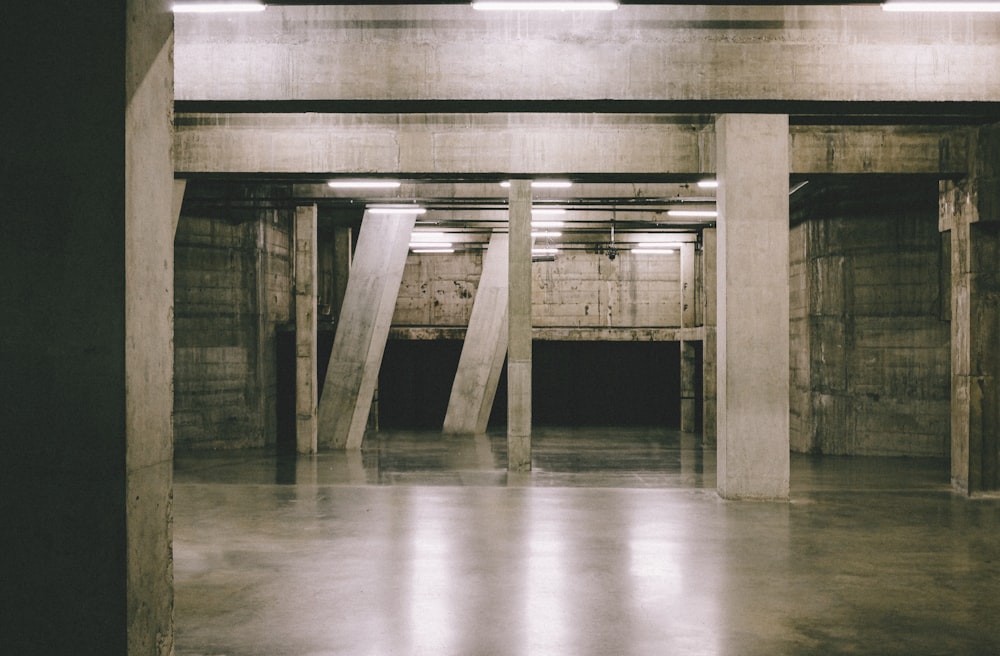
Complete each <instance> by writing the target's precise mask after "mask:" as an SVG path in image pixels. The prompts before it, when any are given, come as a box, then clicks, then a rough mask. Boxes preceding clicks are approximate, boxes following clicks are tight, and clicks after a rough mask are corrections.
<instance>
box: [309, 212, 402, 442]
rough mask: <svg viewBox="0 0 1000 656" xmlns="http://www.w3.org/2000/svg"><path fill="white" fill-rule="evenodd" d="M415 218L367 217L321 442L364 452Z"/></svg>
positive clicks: (336, 345) (331, 372)
mask: <svg viewBox="0 0 1000 656" xmlns="http://www.w3.org/2000/svg"><path fill="white" fill-rule="evenodd" d="M413 224H414V215H413V214H403V213H400V214H388V215H377V216H373V215H371V214H370V213H368V212H366V213H365V216H364V219H363V220H362V223H361V232H360V233H359V234H358V245H357V248H356V250H355V253H354V264H353V265H352V267H351V277H350V279H349V280H348V281H347V291H346V293H345V297H344V304H343V307H342V308H341V311H340V320H339V322H338V325H337V334H336V336H335V337H334V340H333V352H332V353H331V355H330V366H329V368H328V369H327V373H326V381H325V384H324V386H323V398H322V399H320V403H319V442H320V444H321V445H323V446H327V447H333V448H336V449H360V448H361V442H362V441H363V439H364V435H365V424H366V423H367V421H368V412H369V409H370V408H371V404H372V397H373V396H374V394H375V386H376V384H377V382H378V371H379V367H381V366H382V354H383V352H384V351H385V342H386V339H387V338H388V336H389V326H390V324H391V323H392V313H393V310H394V309H395V306H396V297H397V296H398V294H399V284H400V281H401V280H402V278H403V267H404V266H405V264H406V254H407V251H408V250H409V242H410V234H411V233H412V232H413Z"/></svg>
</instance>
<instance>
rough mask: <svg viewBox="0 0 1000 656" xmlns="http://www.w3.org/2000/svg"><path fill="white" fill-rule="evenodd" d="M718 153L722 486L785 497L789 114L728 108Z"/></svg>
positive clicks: (737, 493)
mask: <svg viewBox="0 0 1000 656" xmlns="http://www.w3.org/2000/svg"><path fill="white" fill-rule="evenodd" d="M716 140H717V148H718V155H717V158H716V161H717V166H718V169H717V172H718V180H719V191H718V209H719V222H718V263H717V264H718V283H719V287H718V299H717V311H718V317H717V318H718V346H717V348H718V449H717V473H718V490H719V494H720V495H721V496H722V497H724V498H729V499H743V498H750V499H786V498H788V471H789V446H788V421H789V420H788V410H789V399H788V375H789V374H788V372H789V369H788V365H789V354H788V167H789V155H788V117H787V116H785V115H752V114H725V115H722V116H720V117H719V118H718V120H717V121H716Z"/></svg>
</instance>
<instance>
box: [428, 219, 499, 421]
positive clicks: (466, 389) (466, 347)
mask: <svg viewBox="0 0 1000 656" xmlns="http://www.w3.org/2000/svg"><path fill="white" fill-rule="evenodd" d="M507 245H508V236H507V235H506V234H502V233H499V232H496V231H494V232H493V234H492V236H491V237H490V244H489V247H488V249H487V251H486V253H485V254H484V255H483V273H482V276H480V278H479V284H478V285H477V286H476V302H475V304H474V305H473V306H472V315H471V316H470V317H469V327H468V329H467V331H466V333H465V340H464V341H463V342H462V355H461V356H460V358H459V361H458V371H457V372H455V381H454V383H453V384H452V387H451V395H450V396H449V398H448V410H447V411H446V412H445V416H444V425H443V427H442V428H443V430H444V432H445V433H485V432H486V425H487V423H488V422H489V419H490V410H491V409H492V408H493V400H494V398H495V397H496V393H497V385H498V383H499V381H500V372H501V370H502V369H503V363H504V359H505V358H506V356H507V299H508V296H509V294H508V291H509V281H508V276H507V272H508V271H509V267H510V262H509V259H508V253H507Z"/></svg>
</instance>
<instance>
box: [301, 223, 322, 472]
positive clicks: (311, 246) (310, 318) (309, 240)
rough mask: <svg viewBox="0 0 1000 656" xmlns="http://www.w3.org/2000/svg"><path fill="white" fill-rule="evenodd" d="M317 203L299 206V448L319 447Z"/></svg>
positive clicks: (308, 450)
mask: <svg viewBox="0 0 1000 656" xmlns="http://www.w3.org/2000/svg"><path fill="white" fill-rule="evenodd" d="M316 214H317V208H316V206H315V205H308V206H305V207H297V208H295V449H296V451H297V452H298V453H301V454H313V453H316V449H317V436H318V433H317V419H318V408H317V404H318V401H317V396H316V394H317V390H318V389H319V374H318V372H317V368H316V341H317V334H316V332H317V323H316V312H317V309H316V301H317V298H316V294H317V280H316V275H317V255H318V249H317V247H316V246H317V237H316Z"/></svg>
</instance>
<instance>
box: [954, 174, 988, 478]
mask: <svg viewBox="0 0 1000 656" xmlns="http://www.w3.org/2000/svg"><path fill="white" fill-rule="evenodd" d="M979 191H980V190H979V185H977V184H975V183H973V182H970V181H962V182H960V183H957V184H956V183H951V182H945V183H942V194H941V201H942V202H941V224H942V226H941V227H942V229H944V230H948V231H950V240H951V481H952V485H953V487H954V488H955V490H956V491H958V492H961V493H963V494H969V495H972V494H977V493H983V492H994V491H996V490H1000V385H998V383H997V378H998V376H1000V340H998V339H997V335H998V334H1000V273H998V271H997V262H998V261H1000V222H997V221H994V220H987V221H983V218H984V217H983V216H981V213H980V208H979V202H978V200H977V193H978V192H979Z"/></svg>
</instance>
